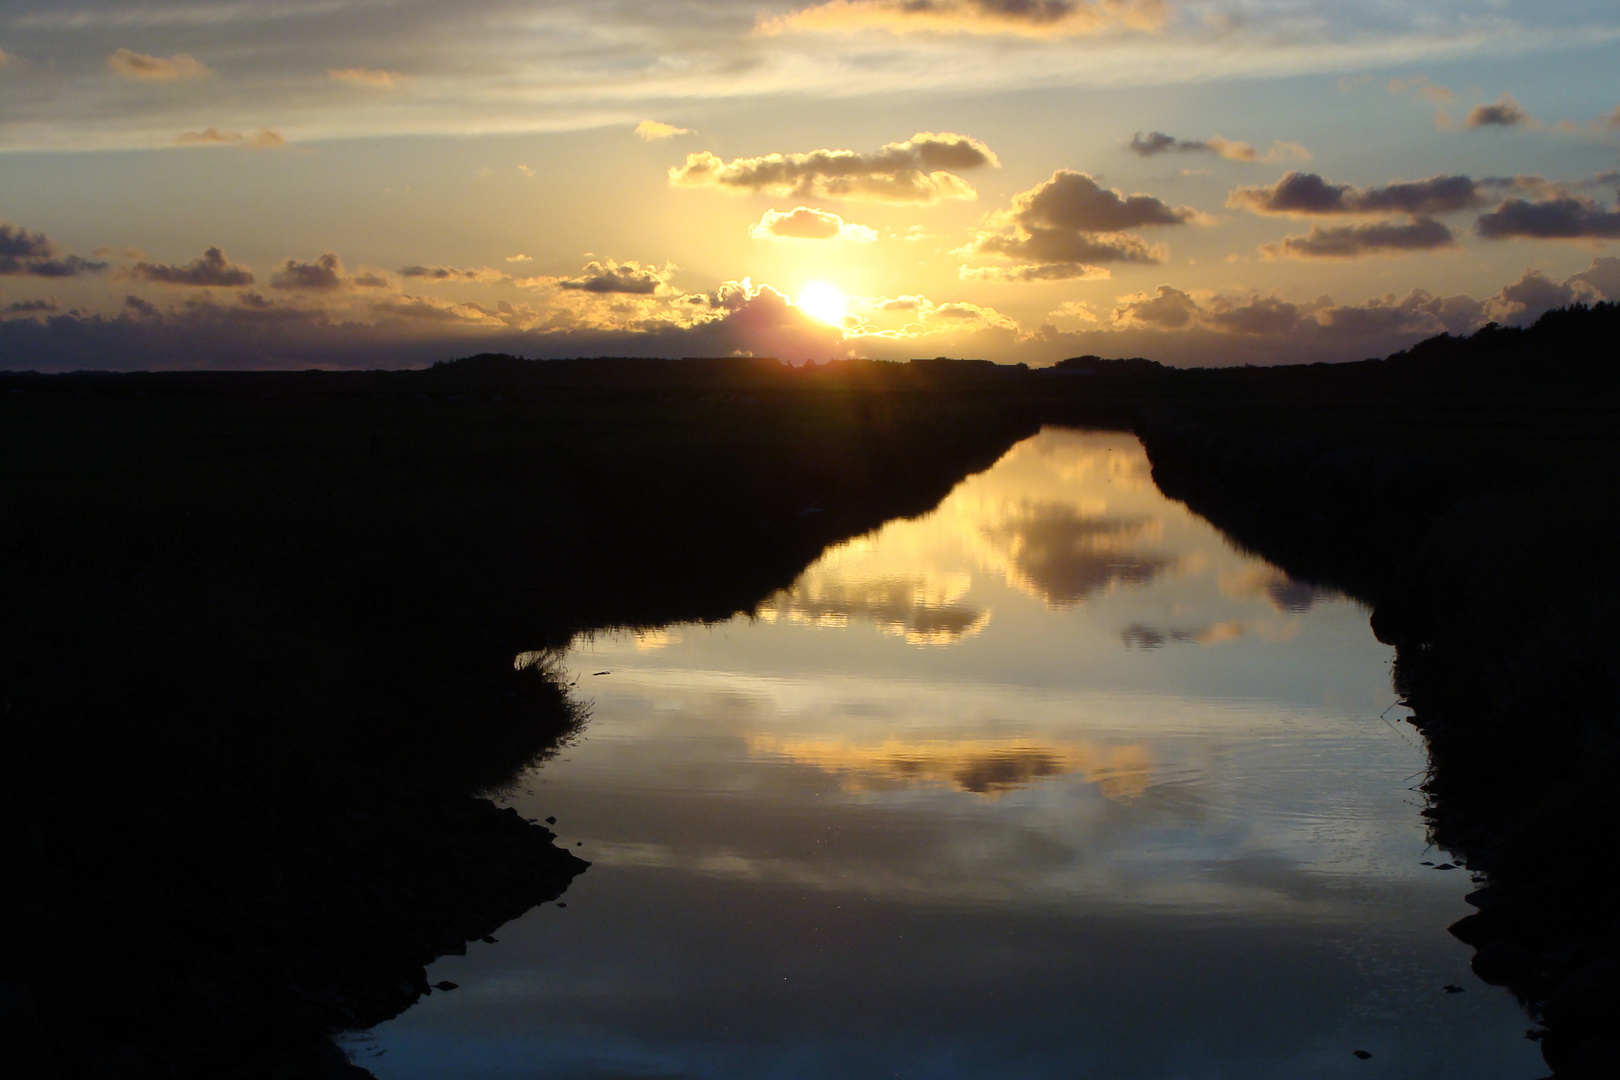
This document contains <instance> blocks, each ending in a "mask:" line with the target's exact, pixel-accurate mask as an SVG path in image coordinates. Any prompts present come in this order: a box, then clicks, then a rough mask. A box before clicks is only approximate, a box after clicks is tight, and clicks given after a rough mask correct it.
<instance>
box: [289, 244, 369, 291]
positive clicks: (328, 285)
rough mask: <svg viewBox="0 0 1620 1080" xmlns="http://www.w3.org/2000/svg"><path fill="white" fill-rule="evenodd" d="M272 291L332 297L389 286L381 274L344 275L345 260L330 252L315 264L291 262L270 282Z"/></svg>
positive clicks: (292, 260) (290, 260)
mask: <svg viewBox="0 0 1620 1080" xmlns="http://www.w3.org/2000/svg"><path fill="white" fill-rule="evenodd" d="M270 287H271V288H272V289H287V290H292V291H299V292H326V293H332V292H348V291H350V290H353V289H386V288H388V287H389V283H388V279H387V278H386V277H384V276H382V275H381V274H357V275H355V276H353V277H350V276H348V275H346V274H345V273H344V272H343V260H342V259H339V258H338V257H337V255H336V254H335V253H334V252H330V251H328V252H325V253H323V254H322V255H321V257H320V258H318V259H316V260H315V261H314V262H308V263H301V262H299V261H298V260H297V259H288V260H287V261H286V262H285V263H283V264H282V267H281V269H280V270H278V271H277V272H276V273H275V275H274V276H272V277H271V278H270Z"/></svg>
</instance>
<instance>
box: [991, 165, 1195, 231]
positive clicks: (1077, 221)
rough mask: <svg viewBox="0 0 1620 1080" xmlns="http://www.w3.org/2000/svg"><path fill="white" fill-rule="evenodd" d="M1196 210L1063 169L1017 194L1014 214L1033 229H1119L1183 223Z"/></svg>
mask: <svg viewBox="0 0 1620 1080" xmlns="http://www.w3.org/2000/svg"><path fill="white" fill-rule="evenodd" d="M1194 216H1195V215H1194V213H1193V211H1192V210H1190V209H1188V208H1186V207H1181V208H1179V209H1177V208H1172V207H1171V206H1169V205H1168V204H1166V203H1164V202H1162V201H1161V200H1159V199H1157V198H1154V197H1153V196H1152V195H1131V196H1128V197H1127V196H1125V195H1122V194H1121V193H1120V192H1118V191H1116V190H1111V189H1109V188H1105V187H1102V186H1101V185H1099V184H1098V183H1097V181H1095V180H1093V179H1092V178H1091V177H1090V176H1088V175H1087V174H1085V173H1083V172H1075V171H1073V170H1070V169H1059V170H1058V171H1057V172H1055V173H1053V174H1052V178H1051V179H1050V180H1047V181H1045V182H1044V183H1041V184H1037V185H1036V186H1035V187H1033V188H1030V189H1029V190H1028V191H1025V192H1020V193H1019V194H1018V195H1015V196H1013V208H1012V211H1011V217H1012V219H1013V221H1015V222H1017V223H1018V224H1019V225H1023V226H1027V227H1029V228H1032V229H1033V228H1050V229H1061V230H1075V231H1082V232H1119V231H1121V230H1124V229H1139V228H1142V227H1143V226H1148V225H1184V224H1186V223H1187V222H1188V221H1189V220H1191V219H1192V218H1193V217H1194Z"/></svg>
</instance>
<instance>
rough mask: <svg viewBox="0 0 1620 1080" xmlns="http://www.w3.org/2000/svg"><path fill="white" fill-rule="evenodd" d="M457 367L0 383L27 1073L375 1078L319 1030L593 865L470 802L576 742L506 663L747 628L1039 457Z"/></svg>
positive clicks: (21, 1048) (779, 407) (1016, 433)
mask: <svg viewBox="0 0 1620 1080" xmlns="http://www.w3.org/2000/svg"><path fill="white" fill-rule="evenodd" d="M469 368H470V369H469V370H461V371H450V372H446V371H442V370H441V371H439V372H428V373H419V374H416V375H395V374H389V373H378V374H375V375H370V376H359V377H345V376H323V375H288V376H265V377H257V376H243V377H224V378H212V377H206V376H204V377H186V376H176V377H163V376H128V377H86V378H75V377H58V378H50V379H43V378H37V377H13V378H8V379H0V557H3V558H4V560H5V565H6V567H7V573H6V575H5V576H4V579H3V581H0V603H3V604H4V611H5V616H6V617H5V618H4V619H3V620H0V656H3V657H4V667H3V669H0V688H3V700H4V705H3V709H4V714H3V718H0V770H3V773H0V800H3V805H0V823H3V824H0V830H3V835H4V850H5V851H6V853H7V860H8V866H7V873H6V874H5V875H4V878H3V881H4V884H3V885H0V888H3V889H4V890H5V896H4V900H5V905H4V906H5V911H6V912H7V913H8V916H9V917H8V920H7V925H8V928H9V929H10V931H11V936H10V941H9V947H8V949H7V951H6V957H5V959H4V961H0V993H3V995H4V998H5V1006H6V1008H5V1015H6V1017H7V1020H6V1025H5V1031H6V1034H7V1036H8V1038H7V1050H6V1055H7V1065H8V1070H9V1069H10V1068H11V1067H12V1066H15V1067H16V1068H17V1069H19V1070H20V1072H19V1073H18V1075H30V1076H52V1075H57V1076H64V1077H81V1076H82V1077H91V1076H93V1077H146V1076H154V1077H168V1076H186V1077H226V1076H321V1075H340V1074H343V1073H344V1072H345V1071H348V1070H349V1069H350V1067H349V1066H347V1065H346V1064H345V1063H344V1062H343V1060H342V1058H341V1055H338V1054H337V1053H336V1051H334V1050H333V1049H332V1048H331V1046H330V1044H329V1042H327V1040H326V1034H327V1033H328V1032H330V1031H334V1030H338V1029H341V1028H343V1027H348V1026H356V1025H360V1026H364V1025H369V1024H372V1023H376V1022H378V1021H380V1020H382V1019H384V1018H386V1017H387V1016H390V1015H393V1014H394V1013H396V1012H398V1011H399V1010H400V1009H402V1008H405V1007H407V1006H408V1005H409V1004H410V1003H411V1002H413V1001H414V1000H415V999H416V997H417V996H418V995H419V994H421V993H424V992H427V991H428V987H427V986H426V985H425V983H424V976H423V972H422V969H423V965H425V964H426V963H428V962H430V961H431V960H432V959H434V958H435V957H436V956H439V955H442V954H443V953H445V952H448V951H453V950H455V949H457V948H460V947H462V946H463V945H464V943H465V942H466V941H467V940H469V939H471V938H477V937H480V936H483V935H487V934H489V933H490V932H491V931H492V930H494V929H495V928H496V927H497V926H499V925H500V924H501V923H502V922H504V921H506V920H508V919H510V918H512V917H515V916H516V915H518V914H520V913H521V912H522V911H524V910H526V909H527V908H529V907H531V906H532V905H534V904H536V903H540V902H543V901H546V900H550V899H555V898H556V897H557V896H559V895H560V894H561V892H562V891H563V890H564V889H566V888H567V885H568V882H569V880H570V879H571V878H572V876H573V875H575V874H577V873H579V872H580V871H581V870H583V869H584V865H585V864H583V863H581V862H580V861H579V860H577V859H575V858H574V857H573V856H572V855H571V854H569V853H568V852H566V851H564V850H561V849H560V848H558V847H556V846H555V845H554V844H553V843H552V840H553V837H552V834H551V833H550V832H549V831H548V830H546V829H545V828H544V827H543V826H541V825H539V824H536V823H529V822H524V821H521V820H519V819H517V818H516V816H515V815H513V814H511V813H510V812H503V811H497V810H496V809H495V808H494V807H493V806H492V805H491V804H490V803H488V802H487V801H484V800H481V799H478V798H475V795H476V794H477V793H479V792H482V791H486V790H489V789H492V788H499V786H500V785H501V784H502V783H503V782H506V781H508V780H509V779H510V778H511V777H512V776H513V775H514V774H515V773H516V772H517V771H518V770H520V769H521V768H523V767H524V766H526V765H528V764H529V763H531V762H533V761H534V760H536V759H538V758H540V757H543V756H544V755H546V754H547V753H549V752H551V751H552V750H553V749H554V748H555V747H556V746H557V745H558V743H559V741H560V740H565V739H566V738H567V737H568V735H569V734H570V732H571V731H573V730H574V729H575V727H576V726H577V725H578V724H579V723H580V722H581V720H582V716H581V713H580V709H579V707H578V706H577V705H576V704H575V703H574V702H573V701H571V700H570V699H569V697H568V691H567V687H565V686H564V685H562V683H561V682H560V680H559V679H558V678H556V677H555V673H554V672H552V671H550V670H548V669H547V667H546V664H545V663H544V662H542V663H540V664H537V665H535V666H532V667H530V668H528V669H526V670H517V669H515V668H514V664H513V657H514V655H515V654H517V653H519V652H525V651H540V650H544V649H546V648H547V647H551V646H558V645H562V644H565V643H566V642H567V641H568V639H569V638H570V637H571V636H572V635H573V634H574V633H575V632H577V631H580V630H585V629H590V628H595V627H604V626H612V625H624V624H632V625H650V624H655V623H661V622H666V621H669V620H673V619H718V618H724V617H727V616H729V615H731V614H732V613H734V612H735V611H737V610H739V609H743V608H748V607H750V606H751V605H753V604H754V603H756V602H757V601H758V600H760V599H761V598H763V597H764V596H765V595H766V594H768V593H769V592H770V591H771V590H772V589H774V588H776V587H779V586H782V585H785V584H787V583H788V582H790V581H791V580H792V578H793V577H794V576H795V575H796V574H797V572H798V571H799V570H800V569H802V567H803V566H804V565H805V564H806V563H807V562H809V561H810V560H811V559H812V558H814V556H815V555H816V554H817V553H818V552H819V551H820V550H821V549H822V547H823V546H824V545H825V544H827V543H829V542H831V541H834V540H837V539H841V538H844V537H846V536H849V535H852V534H856V533H859V532H861V531H864V530H866V529H868V528H871V527H873V526H875V525H877V524H878V523H880V522H881V521H883V520H884V519H885V518H887V517H890V516H893V515H897V514H913V513H918V512H921V511H924V510H926V509H928V508H930V507H931V506H932V505H933V504H934V503H935V502H937V500H938V499H939V498H940V497H942V496H943V495H944V494H945V493H946V492H947V491H948V490H949V489H950V487H951V486H952V485H953V484H954V483H955V482H956V481H957V480H958V479H960V478H961V477H962V476H963V475H965V474H966V473H968V472H970V471H973V470H975V469H978V468H982V467H985V466H988V465H989V464H991V463H992V462H993V461H994V460H995V459H996V458H997V457H999V456H1000V454H1001V453H1002V452H1004V451H1005V450H1006V449H1007V447H1009V446H1010V445H1011V444H1012V443H1013V442H1014V441H1016V440H1017V439H1018V438H1020V437H1022V436H1023V435H1026V434H1029V433H1030V432H1032V431H1033V430H1034V428H1033V421H1032V420H1030V419H1027V418H1025V417H1023V416H1022V415H1019V414H1016V413H1009V412H1008V411H1006V410H1002V409H1000V408H994V409H992V408H988V407H986V406H984V405H982V404H979V403H977V402H975V401H973V400H972V399H971V398H965V397H960V396H956V395H949V394H938V393H931V392H924V391H917V390H915V389H906V388H901V389H899V390H897V391H896V392H894V393H885V392H879V393H875V394H874V393H866V394H860V395H856V394H853V393H852V392H850V391H849V389H848V388H847V387H843V388H840V387H837V386H833V387H829V388H826V389H825V390H822V389H809V390H806V389H802V388H799V387H794V386H771V385H757V380H755V379H754V378H753V377H752V376H750V374H749V372H748V371H747V370H746V368H745V369H743V370H738V371H730V372H721V373H720V374H719V376H718V377H717V378H714V379H710V378H708V377H707V376H702V373H701V372H698V373H697V375H694V374H693V373H692V372H685V373H682V374H680V375H679V376H678V377H676V378H674V379H673V380H672V379H670V378H666V377H664V376H661V375H660V376H658V377H656V378H654V379H653V380H651V381H650V382H648V381H643V382H641V383H638V384H634V385H629V386H623V385H610V386H601V385H583V386H581V385H562V386H558V385H535V384H532V383H524V382H523V381H522V380H518V381H517V382H516V383H514V382H513V381H512V380H510V379H503V378H502V377H501V375H500V372H499V370H496V371H493V372H491V371H489V370H488V368H487V365H486V366H484V367H482V368H480V367H479V366H478V365H470V366H469ZM671 370H672V369H671ZM700 376H701V377H700Z"/></svg>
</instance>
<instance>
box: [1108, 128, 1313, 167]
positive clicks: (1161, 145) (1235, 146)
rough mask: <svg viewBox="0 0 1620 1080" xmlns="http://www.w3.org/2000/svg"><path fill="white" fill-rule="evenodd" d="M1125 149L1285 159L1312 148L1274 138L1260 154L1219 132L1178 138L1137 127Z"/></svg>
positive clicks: (1142, 153)
mask: <svg viewBox="0 0 1620 1080" xmlns="http://www.w3.org/2000/svg"><path fill="white" fill-rule="evenodd" d="M1126 149H1127V150H1129V151H1130V152H1131V153H1133V154H1136V155H1137V156H1139V157H1153V156H1154V155H1156V154H1168V153H1171V152H1175V153H1179V154H1198V153H1202V154H1217V155H1219V156H1220V157H1223V158H1226V159H1227V160H1228V161H1267V162H1271V161H1284V160H1287V159H1288V158H1294V159H1295V160H1298V161H1309V160H1310V157H1311V152H1310V151H1309V150H1307V149H1305V148H1304V147H1303V146H1301V145H1300V144H1299V143H1296V142H1281V141H1277V142H1273V143H1272V144H1271V149H1270V150H1269V151H1267V152H1266V153H1265V154H1263V155H1262V154H1261V152H1260V151H1259V150H1256V149H1255V148H1254V146H1252V145H1251V144H1249V143H1246V142H1237V141H1236V140H1233V139H1223V138H1221V137H1220V136H1219V135H1212V136H1211V137H1209V138H1207V139H1178V138H1176V137H1175V136H1173V135H1166V134H1165V133H1164V132H1162V131H1150V132H1148V133H1147V134H1146V135H1143V134H1142V133H1141V132H1140V131H1138V132H1137V133H1136V134H1135V135H1133V136H1132V137H1131V141H1130V142H1129V143H1127V144H1126Z"/></svg>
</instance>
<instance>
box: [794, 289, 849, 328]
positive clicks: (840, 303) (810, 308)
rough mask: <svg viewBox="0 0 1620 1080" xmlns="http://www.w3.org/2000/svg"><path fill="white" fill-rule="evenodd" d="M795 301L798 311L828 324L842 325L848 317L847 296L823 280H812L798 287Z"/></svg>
mask: <svg viewBox="0 0 1620 1080" xmlns="http://www.w3.org/2000/svg"><path fill="white" fill-rule="evenodd" d="M796 303H797V305H798V308H799V310H800V311H802V312H804V313H805V314H806V315H808V316H810V317H811V318H812V319H817V320H819V321H821V322H824V323H827V324H828V325H830V326H843V325H844V320H845V319H846V318H848V317H849V297H847V296H845V295H844V293H843V291H842V290H840V289H839V288H838V286H836V285H830V284H828V283H827V282H825V281H812V282H811V283H810V284H808V285H806V286H805V287H804V288H802V289H800V290H799V298H798V300H797V302H796Z"/></svg>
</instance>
